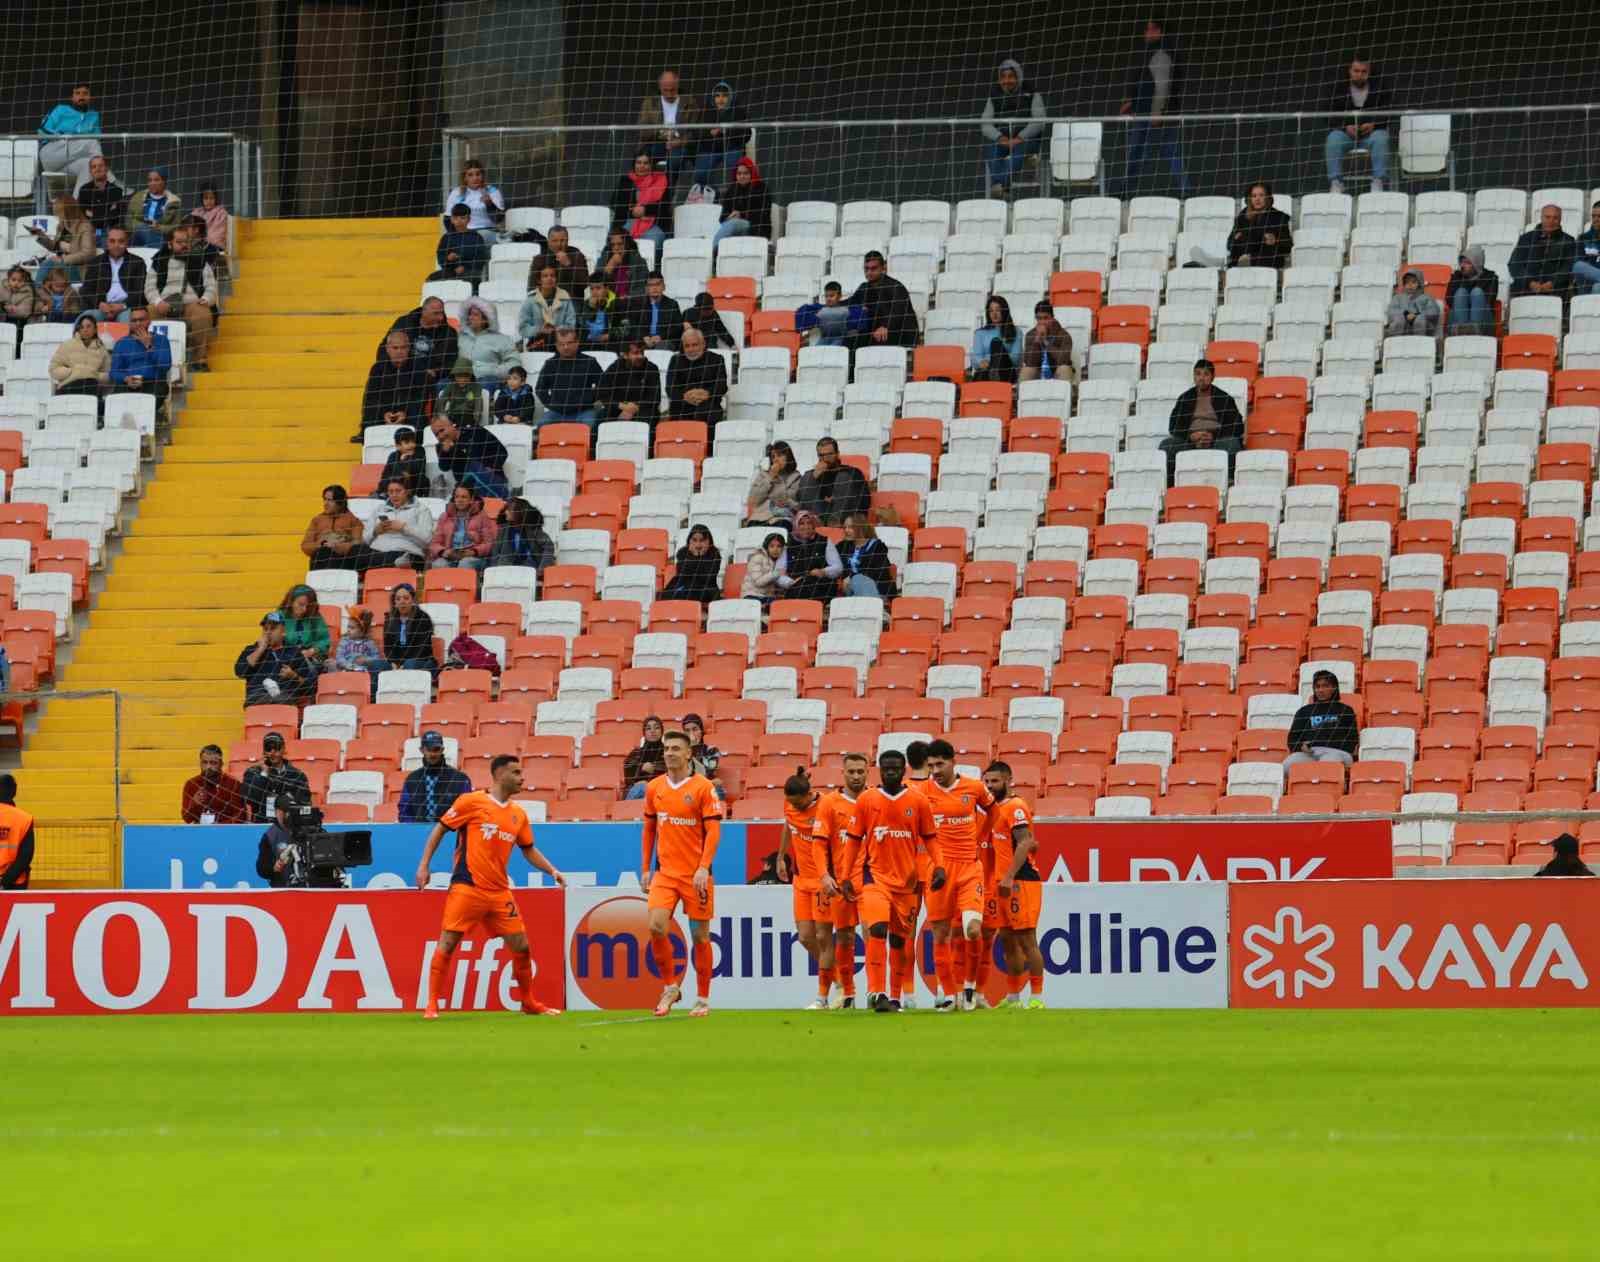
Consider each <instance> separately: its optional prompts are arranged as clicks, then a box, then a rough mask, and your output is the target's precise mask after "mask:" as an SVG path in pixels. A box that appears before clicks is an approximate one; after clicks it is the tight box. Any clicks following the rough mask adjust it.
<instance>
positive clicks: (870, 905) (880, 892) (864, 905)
mask: <svg viewBox="0 0 1600 1262" xmlns="http://www.w3.org/2000/svg"><path fill="white" fill-rule="evenodd" d="M860 906H861V923H862V924H864V925H881V924H883V923H885V922H887V923H888V925H889V932H890V933H892V934H896V935H898V936H899V937H902V938H903V937H907V936H909V935H910V933H911V931H912V930H913V929H914V928H916V924H917V896H916V893H915V892H914V891H912V890H891V889H890V888H889V887H888V886H887V885H876V884H874V885H867V886H864V887H863V888H862V890H861V904H860Z"/></svg>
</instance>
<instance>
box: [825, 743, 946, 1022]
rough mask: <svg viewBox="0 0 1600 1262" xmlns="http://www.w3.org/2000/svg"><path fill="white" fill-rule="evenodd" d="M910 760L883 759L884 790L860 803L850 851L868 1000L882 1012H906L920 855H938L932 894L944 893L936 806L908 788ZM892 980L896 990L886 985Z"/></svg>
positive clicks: (889, 752)
mask: <svg viewBox="0 0 1600 1262" xmlns="http://www.w3.org/2000/svg"><path fill="white" fill-rule="evenodd" d="M905 774H906V759H905V755H904V754H902V753H901V752H900V751H899V750H897V749H886V750H884V751H883V753H881V754H879V755H878V779H879V781H880V785H881V787H879V788H876V789H868V790H867V791H866V792H865V793H863V794H862V795H861V798H860V800H859V801H857V802H856V812H855V818H854V819H853V820H852V821H851V823H850V829H849V842H848V844H847V845H846V847H845V859H844V866H845V873H846V875H845V879H844V881H843V882H842V883H841V885H840V888H841V889H842V890H843V891H844V896H845V897H846V898H855V897H856V884H855V875H854V874H855V871H856V863H857V861H858V860H859V861H860V863H861V873H862V876H861V886H860V898H861V909H860V914H861V919H862V921H863V922H865V924H866V926H867V995H868V999H869V1001H870V1003H871V1005H872V1010H873V1011H874V1012H899V1011H900V1001H899V1000H898V999H896V998H894V997H893V995H894V994H895V993H898V991H899V981H900V978H899V976H898V974H899V972H900V968H901V960H902V959H903V958H904V956H903V954H902V952H901V950H900V948H901V947H903V946H904V945H905V940H906V935H907V934H909V933H910V932H911V930H912V927H913V926H912V924H911V918H912V917H913V916H915V915H916V910H917V894H916V882H917V852H918V851H919V850H923V849H926V850H928V851H929V852H930V853H931V855H932V861H933V870H932V873H931V875H930V878H929V881H928V888H929V889H930V890H934V891H937V890H940V889H942V888H944V882H945V871H944V867H943V864H942V862H941V860H940V856H939V834H938V829H937V828H935V827H934V823H933V812H932V811H930V810H929V809H928V800H927V799H926V798H925V797H923V796H922V794H920V793H918V792H917V791H916V790H914V789H911V788H909V787H907V785H906V784H905ZM886 970H887V971H888V972H889V973H890V975H891V979H892V980H891V982H890V984H891V985H892V986H893V988H894V989H893V991H892V992H891V990H890V989H889V988H888V987H886V985H885V976H884V974H885V971H886Z"/></svg>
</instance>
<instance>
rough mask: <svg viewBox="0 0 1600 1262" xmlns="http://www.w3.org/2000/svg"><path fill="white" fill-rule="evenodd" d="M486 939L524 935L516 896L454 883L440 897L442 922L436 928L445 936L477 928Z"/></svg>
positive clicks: (524, 929)
mask: <svg viewBox="0 0 1600 1262" xmlns="http://www.w3.org/2000/svg"><path fill="white" fill-rule="evenodd" d="M480 925H481V926H482V927H483V931H484V933H485V935H486V936H488V937H491V938H505V937H509V936H510V935H511V934H513V933H525V932H527V929H526V926H525V925H524V924H523V923H522V913H521V912H520V911H518V910H517V900H516V896H515V895H513V894H512V893H511V891H510V890H496V891H492V892H488V891H484V890H480V889H478V888H477V887H476V886H472V885H462V884H456V885H452V886H451V887H450V892H449V893H448V894H446V895H445V898H444V920H443V922H442V923H441V924H440V926H439V927H440V928H441V929H443V930H445V931H446V932H449V933H460V934H468V933H471V932H472V931H473V930H474V929H476V928H478V927H479V926H480Z"/></svg>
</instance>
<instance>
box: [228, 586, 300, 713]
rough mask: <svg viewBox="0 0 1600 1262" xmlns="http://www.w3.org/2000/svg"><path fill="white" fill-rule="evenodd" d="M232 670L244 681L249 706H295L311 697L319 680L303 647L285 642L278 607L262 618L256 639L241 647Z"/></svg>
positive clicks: (246, 703) (246, 701) (245, 696)
mask: <svg viewBox="0 0 1600 1262" xmlns="http://www.w3.org/2000/svg"><path fill="white" fill-rule="evenodd" d="M233 673H234V674H235V675H236V676H238V677H239V678H240V679H242V680H244V703H245V705H246V706H253V705H293V704H294V703H295V702H297V701H300V700H302V699H303V698H306V697H309V696H311V694H312V691H313V690H314V689H315V688H316V683H317V672H316V670H315V669H314V668H312V667H310V666H308V665H307V664H306V661H305V659H304V658H303V657H302V656H301V654H300V650H299V649H295V648H290V647H289V646H288V645H287V644H285V643H284V639H283V614H281V613H280V612H279V611H278V610H276V609H274V610H273V611H272V612H271V613H269V614H267V616H266V617H264V618H262V619H261V634H260V636H259V637H257V639H256V642H255V643H254V644H249V645H246V646H245V647H244V648H242V649H240V650H239V656H238V658H237V659H235V661H234V663H233Z"/></svg>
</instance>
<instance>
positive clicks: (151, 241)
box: [128, 167, 183, 249]
mask: <svg viewBox="0 0 1600 1262" xmlns="http://www.w3.org/2000/svg"><path fill="white" fill-rule="evenodd" d="M182 210H183V203H182V202H181V201H179V200H178V195H177V194H176V193H174V192H171V191H170V190H169V189H168V188H167V172H166V169H165V168H164V167H151V168H150V170H149V171H147V172H146V173H145V177H144V188H143V189H142V190H140V191H139V192H137V193H135V194H134V195H133V197H132V198H131V199H130V200H129V202H128V232H129V233H130V234H131V235H132V243H133V244H134V245H136V246H140V247H141V248H149V247H155V248H158V249H159V248H160V247H161V246H164V245H165V244H166V243H167V238H168V237H170V236H171V235H172V230H173V229H174V228H176V227H177V226H178V219H179V215H180V213H181V212H182Z"/></svg>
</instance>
